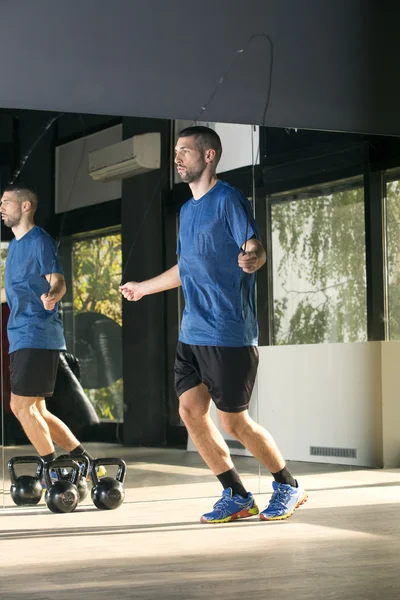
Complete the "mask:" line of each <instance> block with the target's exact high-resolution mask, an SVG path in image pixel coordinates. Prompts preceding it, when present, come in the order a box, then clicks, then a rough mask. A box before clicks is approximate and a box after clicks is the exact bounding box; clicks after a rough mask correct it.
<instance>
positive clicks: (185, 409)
mask: <svg viewBox="0 0 400 600" xmlns="http://www.w3.org/2000/svg"><path fill="white" fill-rule="evenodd" d="M203 387H204V388H205V386H198V387H196V388H192V389H190V390H188V391H187V392H185V393H184V394H182V396H181V397H180V398H179V416H180V417H181V419H182V421H183V422H184V423H185V424H186V423H195V422H196V421H199V420H201V419H203V418H204V417H205V416H206V415H207V414H208V413H209V410H210V402H211V400H210V397H209V395H208V392H207V391H206V388H205V389H203Z"/></svg>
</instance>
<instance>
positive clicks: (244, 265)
mask: <svg viewBox="0 0 400 600" xmlns="http://www.w3.org/2000/svg"><path fill="white" fill-rule="evenodd" d="M238 265H239V267H240V268H241V269H243V271H244V272H245V273H255V272H256V271H257V269H259V268H260V267H261V266H262V265H261V264H259V257H258V256H257V254H256V253H255V252H246V253H244V252H241V253H240V254H239V258H238Z"/></svg>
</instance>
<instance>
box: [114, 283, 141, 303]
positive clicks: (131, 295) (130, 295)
mask: <svg viewBox="0 0 400 600" xmlns="http://www.w3.org/2000/svg"><path fill="white" fill-rule="evenodd" d="M119 291H120V292H121V294H122V295H123V297H124V298H126V300H129V301H130V302H137V301H138V300H140V299H141V298H143V296H144V291H143V286H142V284H141V283H140V282H138V281H128V282H127V283H124V285H120V286H119Z"/></svg>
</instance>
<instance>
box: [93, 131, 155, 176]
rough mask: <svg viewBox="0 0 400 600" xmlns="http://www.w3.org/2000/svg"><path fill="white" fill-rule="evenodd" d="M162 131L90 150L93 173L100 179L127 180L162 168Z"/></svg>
mask: <svg viewBox="0 0 400 600" xmlns="http://www.w3.org/2000/svg"><path fill="white" fill-rule="evenodd" d="M160 162H161V138H160V133H145V134H143V135H135V136H134V137H132V138H129V139H128V140H124V141H123V142H118V144H113V145H112V146H107V147H106V148H101V149H100V150H96V151H94V152H90V153H89V175H90V177H92V179H94V180H96V181H109V180H111V179H124V178H126V177H133V176H135V175H140V174H141V173H147V171H153V170H154V169H159V168H160Z"/></svg>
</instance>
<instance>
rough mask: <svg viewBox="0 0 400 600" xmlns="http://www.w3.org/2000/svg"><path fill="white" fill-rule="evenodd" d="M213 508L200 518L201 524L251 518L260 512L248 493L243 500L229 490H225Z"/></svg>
mask: <svg viewBox="0 0 400 600" xmlns="http://www.w3.org/2000/svg"><path fill="white" fill-rule="evenodd" d="M213 508H214V510H212V511H211V512H209V513H206V514H205V515H203V516H202V517H201V518H200V521H201V522H202V523H228V522H229V521H234V520H235V519H245V518H246V517H253V516H254V515H258V513H259V512H260V511H259V510H258V506H257V505H256V503H255V501H254V498H253V495H252V494H251V493H250V492H249V493H248V494H247V498H243V497H242V496H239V494H236V495H235V496H233V495H232V489H231V488H226V490H224V491H223V492H222V496H221V498H220V499H219V500H218V501H217V502H216V503H215V504H214V507H213Z"/></svg>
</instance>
